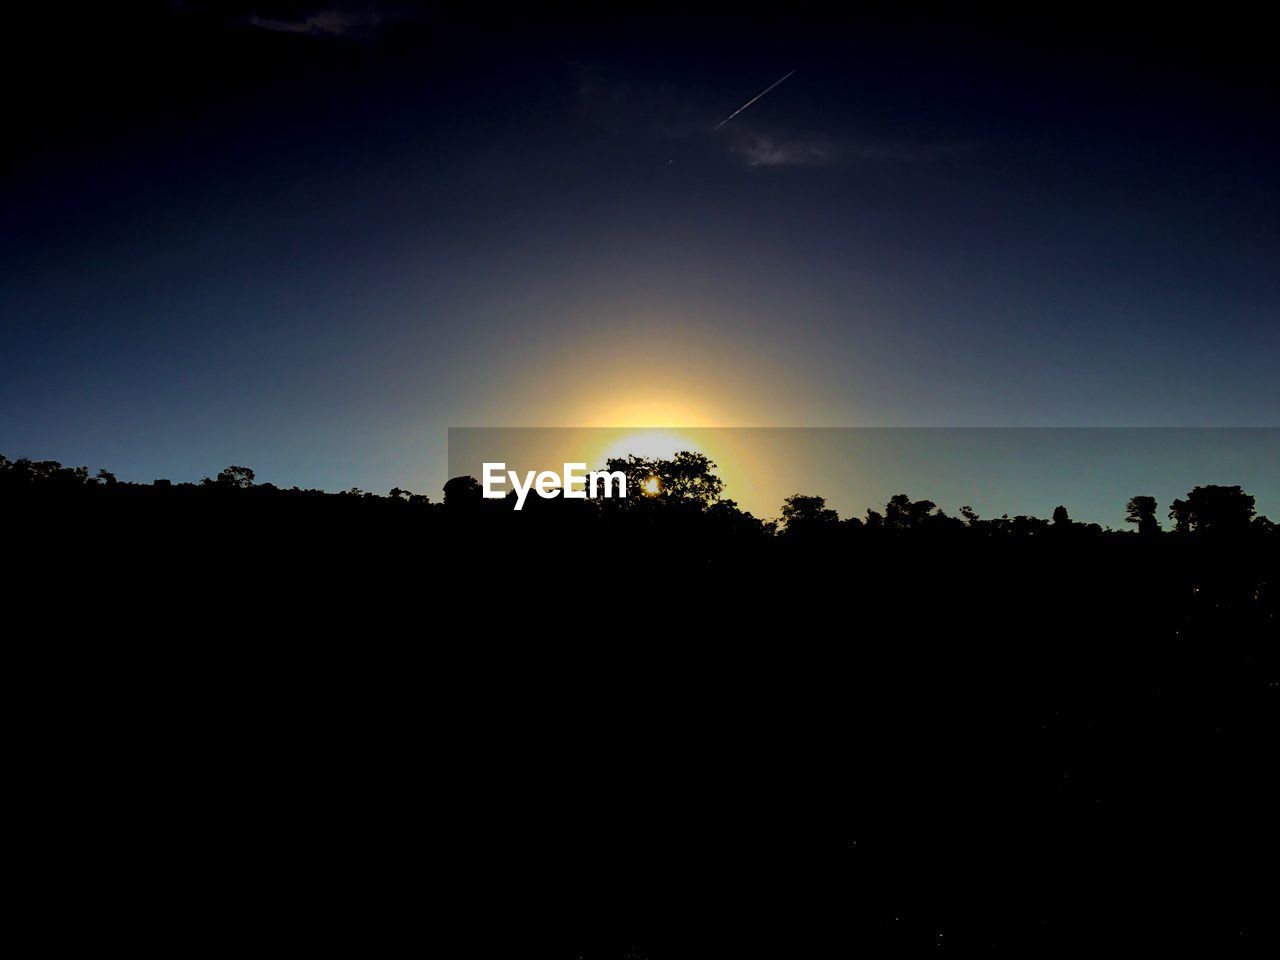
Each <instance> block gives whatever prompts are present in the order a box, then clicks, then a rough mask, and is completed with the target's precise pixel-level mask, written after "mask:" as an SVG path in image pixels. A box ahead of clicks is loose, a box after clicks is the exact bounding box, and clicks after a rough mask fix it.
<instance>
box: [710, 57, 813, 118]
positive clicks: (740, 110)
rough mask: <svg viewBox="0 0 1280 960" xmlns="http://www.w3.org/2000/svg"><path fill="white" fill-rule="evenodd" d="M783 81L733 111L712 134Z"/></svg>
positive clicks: (777, 82) (784, 78)
mask: <svg viewBox="0 0 1280 960" xmlns="http://www.w3.org/2000/svg"><path fill="white" fill-rule="evenodd" d="M794 73H795V71H794V70H792V71H791V73H788V74H787V76H785V77H783V78H782V80H786V79H787V78H788V77H790V76H791V75H792V74H794ZM782 80H775V81H774V82H773V83H771V84H769V86H767V87H765V88H764V89H763V90H761V91H760V92H759V93H757V94H756V95H755V96H754V97H752V98H751V99H750V100H748V101H747V102H746V103H744V104H743V105H742V106H740V107H739V108H738V109H737V110H735V111H733V113H731V114H729V115H728V116H727V117H725V118H724V119H723V120H721V121H720V122H719V123H717V124H716V125H715V126H714V127H712V128H711V132H712V133H715V132H716V131H717V130H719V129H720V128H721V127H723V126H724V125H725V124H726V123H728V122H729V121H730V120H732V119H733V118H734V117H736V116H737V115H738V114H740V113H741V112H742V111H743V110H745V109H747V107H749V106H751V105H752V104H753V103H755V102H756V101H757V100H759V99H760V98H761V97H763V96H764V95H765V94H766V93H768V92H769V91H770V90H772V89H773V88H774V87H776V86H777V85H778V84H780V83H782Z"/></svg>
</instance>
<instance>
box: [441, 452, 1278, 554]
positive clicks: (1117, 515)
mask: <svg viewBox="0 0 1280 960" xmlns="http://www.w3.org/2000/svg"><path fill="white" fill-rule="evenodd" d="M681 450H689V451H693V452H697V453H701V454H704V455H705V456H707V457H708V458H710V459H711V460H712V461H713V462H714V463H715V464H716V473H717V474H718V475H719V476H720V478H721V479H722V480H723V481H724V492H723V496H724V497H726V498H729V499H732V500H734V501H736V502H737V503H738V505H739V506H740V507H741V508H742V509H744V510H748V511H750V512H751V513H753V514H755V515H756V516H759V517H766V518H768V517H776V516H778V514H779V512H780V509H781V505H782V501H783V500H784V499H785V498H786V497H788V496H790V495H791V494H796V493H803V494H816V495H819V496H823V497H825V498H826V499H827V503H828V506H830V507H833V508H834V509H836V510H837V511H838V512H839V513H840V515H841V516H842V517H848V516H861V515H862V514H863V513H864V512H865V511H866V510H867V508H869V507H870V508H875V509H880V508H882V507H883V506H884V504H885V502H886V501H887V500H888V499H889V497H891V496H893V495H894V494H898V493H905V494H908V495H909V496H910V497H912V498H913V499H929V500H932V501H934V502H935V503H936V504H937V505H938V506H939V507H941V508H942V509H943V510H945V511H947V512H948V513H951V514H953V515H954V514H956V513H957V512H958V510H959V508H960V507H961V506H962V505H964V506H969V507H972V508H973V509H974V510H975V511H976V512H977V513H978V514H980V515H982V516H986V517H991V516H1001V515H1003V514H1008V515H1010V516H1017V515H1019V514H1025V515H1029V516H1038V517H1048V516H1049V515H1050V514H1051V513H1052V512H1053V510H1054V509H1055V508H1056V507H1057V506H1059V505H1062V506H1065V507H1066V508H1067V510H1068V512H1069V513H1070V515H1071V517H1072V518H1073V519H1077V520H1081V521H1086V522H1094V523H1100V524H1103V525H1104V526H1111V527H1114V528H1117V529H1121V528H1124V526H1125V521H1124V510H1125V504H1126V503H1127V502H1128V500H1129V498H1130V497H1133V496H1136V495H1148V496H1154V497H1155V498H1156V499H1157V501H1158V502H1159V503H1160V504H1161V515H1162V516H1163V513H1164V511H1165V510H1166V509H1167V504H1169V503H1170V502H1171V501H1172V500H1173V499H1174V498H1177V497H1185V496H1186V494H1187V493H1188V491H1190V490H1191V489H1192V487H1195V486H1203V485H1208V484H1221V485H1239V486H1241V487H1243V488H1244V489H1245V491H1246V492H1247V493H1249V494H1252V495H1253V496H1254V497H1255V498H1256V504H1257V511H1258V513H1260V514H1262V515H1265V516H1269V517H1271V518H1272V519H1273V520H1277V519H1280V428H861V427H852V428H810V427H718V428H708V427H689V428H682V427H655V428H651V429H637V428H634V427H617V428H607V427H581V428H579V427H460V428H452V429H450V431H449V476H450V477H456V476H464V475H467V476H472V477H475V478H477V479H480V478H481V475H482V465H483V464H484V463H486V462H488V463H504V464H506V467H507V469H509V470H515V471H517V472H518V473H520V474H521V475H524V474H525V473H526V472H527V471H530V470H534V471H542V470H551V471H555V472H556V473H560V472H562V470H563V468H564V464H566V463H584V464H586V466H587V469H588V470H593V469H598V468H601V467H603V466H604V464H605V462H606V461H607V460H609V459H610V458H625V457H627V456H629V455H635V456H640V457H648V458H663V459H667V458H670V457H671V456H673V455H674V454H675V453H676V452H677V451H681Z"/></svg>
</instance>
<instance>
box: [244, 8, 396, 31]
mask: <svg viewBox="0 0 1280 960" xmlns="http://www.w3.org/2000/svg"><path fill="white" fill-rule="evenodd" d="M395 19H399V17H398V16H397V15H395V14H388V13H387V12H386V11H384V10H381V9H379V8H378V7H377V6H375V5H374V4H359V5H350V4H348V5H342V4H338V5H330V6H326V7H323V8H317V9H315V10H312V11H310V12H303V13H295V14H293V15H291V16H271V15H268V14H265V13H257V12H252V13H249V14H247V15H246V16H245V18H244V22H245V23H247V24H248V25H249V26H251V27H257V28H259V29H260V30H270V31H272V32H275V33H296V34H303V35H305V36H313V37H366V36H371V35H373V34H375V33H377V32H378V30H379V29H380V28H381V27H383V26H384V25H385V24H387V23H388V22H389V21H391V20H395Z"/></svg>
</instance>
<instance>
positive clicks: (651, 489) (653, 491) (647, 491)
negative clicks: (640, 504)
mask: <svg viewBox="0 0 1280 960" xmlns="http://www.w3.org/2000/svg"><path fill="white" fill-rule="evenodd" d="M661 490H662V486H661V484H659V483H658V478H657V477H650V478H649V479H648V480H646V481H645V482H644V483H642V484H640V492H641V493H643V494H644V495H645V496H646V497H656V496H657V495H658V494H659V493H660V492H661Z"/></svg>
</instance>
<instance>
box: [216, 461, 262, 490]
mask: <svg viewBox="0 0 1280 960" xmlns="http://www.w3.org/2000/svg"><path fill="white" fill-rule="evenodd" d="M215 483H217V484H218V486H220V487H234V488H236V489H239V490H248V489H249V488H250V487H252V486H253V471H252V470H250V469H249V468H248V467H236V466H230V467H227V468H226V469H225V470H223V471H222V472H221V473H219V474H218V479H217V480H216V481H215Z"/></svg>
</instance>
